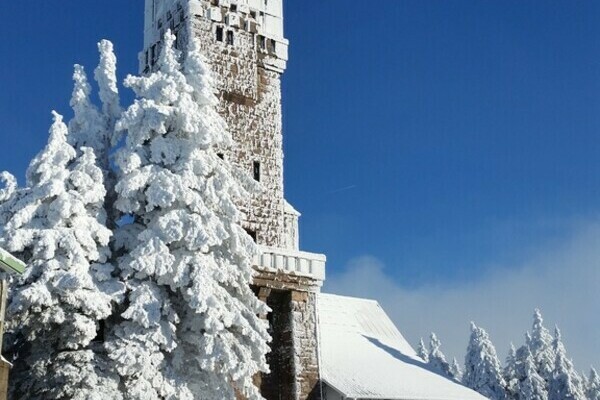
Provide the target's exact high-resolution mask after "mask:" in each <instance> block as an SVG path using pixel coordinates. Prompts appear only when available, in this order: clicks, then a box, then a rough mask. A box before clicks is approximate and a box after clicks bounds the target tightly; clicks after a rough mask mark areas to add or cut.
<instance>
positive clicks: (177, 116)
mask: <svg viewBox="0 0 600 400" xmlns="http://www.w3.org/2000/svg"><path fill="white" fill-rule="evenodd" d="M173 42H174V36H173V35H171V34H170V33H167V35H166V36H165V40H164V47H163V50H162V52H161V56H160V59H159V61H158V64H157V69H156V71H155V72H152V73H151V74H149V75H148V76H144V77H132V76H130V77H128V78H127V79H126V81H125V85H126V86H127V87H129V88H131V89H133V91H134V92H135V93H136V95H137V99H136V100H135V102H134V104H133V105H131V106H130V107H129V108H128V109H127V110H126V111H125V112H124V114H123V117H122V118H121V119H120V120H119V121H118V123H117V128H118V129H120V130H123V131H125V133H126V136H125V143H124V145H123V147H122V148H121V149H120V150H119V151H118V154H117V156H116V163H117V166H118V168H119V169H120V176H119V177H118V182H117V185H116V191H117V194H118V198H117V201H116V203H115V204H116V207H117V208H118V209H119V210H120V212H122V213H123V214H124V215H129V216H130V218H131V219H132V221H133V222H132V223H131V224H129V225H126V226H123V227H122V228H121V229H120V230H119V232H118V235H119V237H118V238H117V243H118V245H119V246H120V247H121V251H122V254H123V255H122V256H121V257H120V259H119V268H120V270H121V276H122V278H123V279H124V280H126V282H127V286H128V293H127V302H126V304H127V307H126V309H124V310H123V311H122V314H121V321H120V322H119V323H118V324H116V325H115V326H114V327H113V329H112V334H111V336H110V338H109V341H108V344H107V345H108V347H109V349H110V354H111V357H112V358H113V361H114V363H115V364H116V366H117V369H118V371H119V373H120V375H121V377H122V380H123V385H124V388H125V391H126V399H140V400H141V399H144V400H152V399H161V400H162V399H173V400H174V399H181V400H185V399H235V397H236V393H239V394H242V395H244V396H245V397H246V398H248V399H260V398H261V396H260V394H259V391H258V389H257V388H256V387H255V386H254V384H253V377H254V376H255V375H256V374H257V373H259V372H261V371H267V370H268V367H267V365H266V357H265V354H266V353H267V351H268V340H269V337H268V333H267V326H266V322H265V321H263V320H261V319H260V318H258V315H259V314H262V313H265V312H266V311H267V308H266V306H265V305H264V304H263V303H261V302H260V301H259V300H258V299H257V298H256V296H255V295H254V294H253V292H252V290H251V288H250V282H251V280H252V277H253V269H252V264H251V263H252V259H253V256H254V255H255V254H256V251H257V249H256V245H255V244H254V242H253V241H252V239H251V238H250V237H249V236H248V235H247V234H246V233H245V231H244V230H243V229H242V228H241V226H240V221H241V217H242V216H241V214H240V211H239V210H238V209H237V207H236V202H235V200H236V199H239V198H242V197H243V196H245V195H246V190H245V189H244V186H243V185H241V184H240V180H239V177H236V176H234V174H233V172H232V168H231V167H230V165H229V164H228V163H227V162H225V161H223V160H221V159H220V158H219V157H218V155H217V152H216V151H215V147H216V146H220V147H226V146H229V145H231V143H232V141H231V137H230V136H229V135H228V133H227V127H226V126H225V122H224V120H223V119H222V118H221V117H220V116H219V114H218V113H217V111H216V106H217V99H216V98H215V96H214V94H213V93H214V91H213V82H212V79H211V77H210V75H209V72H208V68H207V65H206V63H205V61H204V59H203V58H202V56H201V55H200V53H199V51H198V49H197V48H196V47H195V44H192V48H191V49H190V50H189V53H188V54H187V56H186V58H185V62H184V63H183V65H182V64H181V63H180V60H179V59H180V55H179V54H178V52H177V51H176V50H174V49H173Z"/></svg>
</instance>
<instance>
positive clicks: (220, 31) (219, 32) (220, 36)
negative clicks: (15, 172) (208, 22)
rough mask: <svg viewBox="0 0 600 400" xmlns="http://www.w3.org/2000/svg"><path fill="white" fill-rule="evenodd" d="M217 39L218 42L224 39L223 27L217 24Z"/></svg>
mask: <svg viewBox="0 0 600 400" xmlns="http://www.w3.org/2000/svg"><path fill="white" fill-rule="evenodd" d="M217 41H218V42H222V41H223V27H222V26H217Z"/></svg>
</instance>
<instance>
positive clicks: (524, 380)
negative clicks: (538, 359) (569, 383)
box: [516, 346, 548, 400]
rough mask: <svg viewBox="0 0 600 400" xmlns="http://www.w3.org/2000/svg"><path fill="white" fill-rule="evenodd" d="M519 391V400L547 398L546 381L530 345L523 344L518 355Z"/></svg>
mask: <svg viewBox="0 0 600 400" xmlns="http://www.w3.org/2000/svg"><path fill="white" fill-rule="evenodd" d="M517 359H518V361H517V363H518V370H519V372H518V375H519V377H520V378H519V383H518V391H517V396H516V399H517V400H547V399H548V392H547V390H546V381H544V378H542V377H541V376H540V375H539V374H538V373H537V369H536V366H535V360H534V359H533V354H531V351H530V350H529V347H527V346H523V347H521V348H520V349H519V355H518V358H517Z"/></svg>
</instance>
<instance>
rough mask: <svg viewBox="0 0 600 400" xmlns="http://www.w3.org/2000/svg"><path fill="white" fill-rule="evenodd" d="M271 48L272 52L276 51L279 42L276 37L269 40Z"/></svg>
mask: <svg viewBox="0 0 600 400" xmlns="http://www.w3.org/2000/svg"><path fill="white" fill-rule="evenodd" d="M269 47H270V48H269V50H270V51H271V53H275V49H276V47H277V42H276V41H275V40H274V39H271V40H269Z"/></svg>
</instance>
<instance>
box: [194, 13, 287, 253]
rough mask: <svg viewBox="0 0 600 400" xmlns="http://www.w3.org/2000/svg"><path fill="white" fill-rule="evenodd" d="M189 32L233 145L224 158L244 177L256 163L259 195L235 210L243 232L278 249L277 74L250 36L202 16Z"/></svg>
mask: <svg viewBox="0 0 600 400" xmlns="http://www.w3.org/2000/svg"><path fill="white" fill-rule="evenodd" d="M205 3H206V7H207V9H208V8H210V5H209V3H208V2H205ZM223 15H227V11H225V9H223ZM218 27H220V28H222V29H223V41H218V40H217V34H216V31H217V28H218ZM228 31H231V32H232V33H233V45H231V44H228V43H227V32H228ZM192 32H193V35H194V36H195V37H196V38H197V39H198V42H199V44H200V46H201V49H202V50H203V51H204V53H205V55H206V56H207V58H208V60H209V63H210V64H211V67H212V70H213V73H214V75H215V77H216V78H217V83H218V84H217V87H218V90H219V93H218V96H219V100H220V112H221V114H222V115H223V116H224V117H225V119H226V121H227V123H228V126H229V129H230V132H231V134H232V135H233V138H234V141H235V146H234V148H233V149H231V151H230V152H229V153H227V152H225V153H226V154H225V156H226V157H228V158H229V159H230V160H231V161H232V162H233V163H234V164H235V165H236V166H238V167H239V168H241V169H243V170H244V171H247V172H248V173H249V174H253V168H254V163H255V162H259V163H260V183H261V187H262V190H261V191H260V192H259V193H257V194H255V195H253V196H252V197H251V198H250V199H247V201H246V202H245V203H244V204H240V207H241V208H242V211H243V212H244V214H245V216H246V218H245V219H246V221H245V227H246V228H247V229H248V230H249V231H252V232H255V233H256V237H257V243H259V244H262V245H267V246H274V247H280V246H282V245H283V244H284V241H283V231H284V226H283V224H284V217H283V213H284V200H283V140H282V116H281V80H280V74H279V73H278V72H275V71H271V70H267V69H265V68H264V67H263V66H262V65H261V62H260V58H261V57H262V55H261V54H259V53H260V50H259V49H258V48H257V43H256V35H255V34H253V33H250V32H247V31H245V30H244V29H238V28H235V27H232V26H227V25H226V24H225V23H224V22H215V21H212V20H211V19H209V18H207V17H206V16H194V18H193V22H192Z"/></svg>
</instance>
